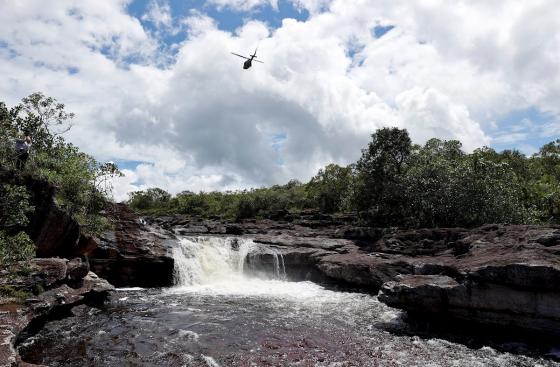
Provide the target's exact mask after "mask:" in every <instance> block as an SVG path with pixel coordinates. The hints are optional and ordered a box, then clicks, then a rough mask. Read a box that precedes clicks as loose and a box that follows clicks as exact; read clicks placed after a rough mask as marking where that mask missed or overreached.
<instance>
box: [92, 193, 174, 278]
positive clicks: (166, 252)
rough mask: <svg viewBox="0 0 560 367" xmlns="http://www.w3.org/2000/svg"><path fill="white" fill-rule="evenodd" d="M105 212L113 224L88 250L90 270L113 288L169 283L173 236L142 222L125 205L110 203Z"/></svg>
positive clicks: (172, 263) (171, 272) (171, 269)
mask: <svg viewBox="0 0 560 367" xmlns="http://www.w3.org/2000/svg"><path fill="white" fill-rule="evenodd" d="M108 214H109V216H110V217H111V218H112V220H113V221H114V225H115V227H114V229H113V230H111V231H108V232H106V233H104V234H103V235H102V236H101V238H100V239H99V243H97V246H95V247H94V250H93V251H92V252H91V254H90V256H89V262H90V266H91V269H92V270H93V271H94V272H95V273H96V274H99V276H101V277H103V278H105V279H107V280H108V281H109V282H110V283H111V284H113V285H115V286H117V287H167V286H171V285H173V269H174V262H173V258H172V256H171V255H170V248H171V246H170V242H173V241H174V235H173V234H172V233H169V232H164V231H161V230H158V229H157V228H155V227H152V226H149V225H146V224H145V223H144V222H143V221H142V219H141V218H140V217H138V216H136V215H135V214H134V213H133V212H132V211H131V210H130V209H128V208H127V207H126V206H125V205H121V204H117V205H114V206H113V207H112V208H110V209H109V210H108Z"/></svg>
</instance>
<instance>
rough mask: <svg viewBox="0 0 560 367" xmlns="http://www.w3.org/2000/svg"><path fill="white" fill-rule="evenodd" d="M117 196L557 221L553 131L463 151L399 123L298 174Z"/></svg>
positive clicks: (181, 204) (137, 202)
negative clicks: (517, 146) (342, 158)
mask: <svg viewBox="0 0 560 367" xmlns="http://www.w3.org/2000/svg"><path fill="white" fill-rule="evenodd" d="M127 204H128V205H129V206H130V207H132V208H133V209H135V210H138V211H140V212H143V213H153V214H171V213H178V214H187V215H192V216H200V217H220V218H224V219H231V220H242V219H248V218H267V217H272V216H274V215H275V213H278V212H279V211H284V212H285V211H290V212H298V211H302V210H317V211H321V212H323V213H348V212H352V213H355V214H356V218H357V221H358V222H360V223H361V224H365V225H370V226H377V227H474V226H478V225H482V224H486V223H509V224H531V223H535V224H536V223H559V222H560V140H556V141H553V142H550V143H548V144H545V145H544V146H542V147H541V148H540V150H539V151H538V153H536V154H534V155H532V156H526V155H524V154H522V153H521V152H519V151H517V150H504V151H502V152H497V151H495V150H494V149H492V148H489V147H483V148H479V149H476V150H475V151H473V152H472V153H466V152H464V151H463V150H462V144H461V142H460V141H457V140H447V141H446V140H441V139H435V138H434V139H430V140H429V141H427V142H426V143H425V144H424V145H418V144H413V143H412V141H411V139H410V137H409V134H408V132H407V131H406V130H402V129H398V128H383V129H379V130H377V131H376V132H375V133H373V134H372V136H371V141H370V142H369V144H368V146H367V147H366V148H365V149H363V150H362V155H361V157H360V159H359V160H358V161H357V162H356V163H353V164H350V165H348V166H346V167H343V166H339V165H337V164H329V165H327V166H326V167H324V168H322V169H320V170H319V172H318V173H317V174H316V175H315V176H314V177H313V178H312V179H311V180H310V181H309V182H307V183H301V182H299V181H297V180H291V181H290V182H288V183H287V184H285V185H274V186H271V187H263V188H256V189H250V190H239V191H226V192H220V191H212V192H199V193H194V192H191V191H183V192H181V193H179V194H177V195H175V196H172V195H171V194H169V193H168V192H166V191H165V190H163V189H161V188H150V189H147V190H143V191H136V192H132V193H130V194H129V200H128V201H127Z"/></svg>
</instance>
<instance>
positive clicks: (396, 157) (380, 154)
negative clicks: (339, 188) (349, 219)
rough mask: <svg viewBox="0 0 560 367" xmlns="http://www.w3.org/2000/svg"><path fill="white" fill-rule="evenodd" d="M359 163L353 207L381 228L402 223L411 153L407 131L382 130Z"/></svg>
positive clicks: (396, 129) (374, 135) (395, 129)
mask: <svg viewBox="0 0 560 367" xmlns="http://www.w3.org/2000/svg"><path fill="white" fill-rule="evenodd" d="M371 138H372V140H371V142H370V143H369V144H368V147H367V149H364V150H362V156H361V158H360V159H359V160H358V162H357V163H356V175H357V177H356V187H355V197H354V203H355V205H356V208H357V209H358V211H359V212H360V213H361V215H362V217H363V218H365V219H367V220H368V221H370V222H374V223H375V224H378V225H389V224H396V223H400V222H401V221H402V218H403V209H404V208H403V207H404V204H405V203H404V198H403V190H402V178H403V176H402V173H403V171H404V169H405V166H406V164H407V161H408V159H409V157H410V155H411V152H412V142H411V140H410V137H409V136H408V132H407V131H406V130H401V129H398V128H383V129H379V130H377V131H376V132H375V133H374V134H372V136H371Z"/></svg>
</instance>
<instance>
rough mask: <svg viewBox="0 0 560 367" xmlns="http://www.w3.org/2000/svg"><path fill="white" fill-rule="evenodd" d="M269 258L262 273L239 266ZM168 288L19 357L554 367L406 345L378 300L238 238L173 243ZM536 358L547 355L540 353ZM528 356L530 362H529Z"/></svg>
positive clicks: (74, 319)
mask: <svg viewBox="0 0 560 367" xmlns="http://www.w3.org/2000/svg"><path fill="white" fill-rule="evenodd" d="M263 252H267V253H269V254H272V255H273V258H274V259H275V261H274V264H273V267H272V268H271V269H269V271H268V272H267V273H266V274H260V275H259V276H256V275H255V273H254V272H251V273H250V274H251V275H248V273H249V272H248V271H247V269H246V266H247V258H248V257H251V256H254V255H256V254H259V253H263ZM173 256H174V258H175V262H176V269H175V271H176V274H175V277H176V283H177V284H176V286H175V287H172V288H168V289H150V290H148V289H121V290H119V291H117V292H115V293H114V294H113V295H112V296H111V299H110V302H109V303H108V305H107V307H106V308H105V309H103V310H99V309H91V308H88V307H85V306H79V307H76V308H74V309H73V316H71V317H67V318H63V319H61V320H56V321H50V322H49V323H47V324H46V325H45V327H44V328H43V329H42V330H41V331H40V332H39V333H38V334H37V335H35V336H33V337H31V338H29V339H27V340H26V341H24V342H23V343H22V344H21V345H20V346H19V350H20V353H21V355H22V356H23V357H24V359H25V360H26V361H28V362H33V363H42V364H46V365H49V366H205V367H216V366H259V367H260V366H332V367H335V366H422V367H425V366H434V367H435V366H501V367H514V366H560V364H557V363H556V362H554V361H552V360H550V359H542V358H540V357H538V356H535V355H534V353H533V352H532V351H531V349H530V348H529V347H528V346H526V345H524V344H519V343H517V344H514V343H510V344H511V345H510V346H509V347H510V349H511V350H513V351H516V352H519V351H522V352H523V351H525V352H526V353H522V354H519V353H517V354H511V353H509V352H506V351H504V350H508V345H507V343H502V344H500V346H501V347H503V348H495V346H494V347H490V346H483V345H478V346H476V347H473V346H472V345H471V346H470V347H467V346H466V345H469V344H468V343H458V342H452V341H449V340H451V339H449V338H446V339H443V338H436V337H433V336H424V337H418V336H414V335H411V333H410V332H409V330H408V328H409V326H408V325H407V323H405V322H404V321H403V319H402V318H403V315H402V314H401V313H400V312H399V311H397V310H395V309H391V308H389V307H387V306H385V305H384V304H382V303H380V302H379V301H378V300H377V298H376V297H374V296H371V295H367V294H363V293H352V292H341V291H335V290H329V289H326V288H324V287H322V286H320V285H317V284H314V283H311V282H288V281H286V280H285V278H286V277H285V273H284V263H283V258H282V256H281V254H279V253H276V252H275V251H274V250H273V249H270V248H267V247H264V246H263V245H257V244H255V243H253V242H252V241H251V240H247V239H231V238H230V239H227V238H212V237H206V238H204V237H192V238H183V239H181V240H180V241H179V242H178V243H177V246H176V247H175V248H174V249H173ZM544 352H546V350H545V351H544ZM532 354H533V356H531V355H532Z"/></svg>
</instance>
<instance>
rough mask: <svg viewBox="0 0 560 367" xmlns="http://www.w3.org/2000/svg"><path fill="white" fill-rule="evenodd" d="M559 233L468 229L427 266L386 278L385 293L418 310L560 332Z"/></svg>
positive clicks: (398, 303)
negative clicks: (406, 273) (408, 273)
mask: <svg viewBox="0 0 560 367" xmlns="http://www.w3.org/2000/svg"><path fill="white" fill-rule="evenodd" d="M558 233H560V231H559V230H558V229H557V228H556V227H536V226H485V227H481V228H479V229H476V230H473V231H469V232H465V233H463V234H462V235H461V236H460V237H459V238H458V239H457V241H456V242H455V243H454V244H452V246H450V249H449V250H448V251H443V252H442V253H440V254H439V256H432V257H429V258H424V259H421V260H420V261H417V262H416V269H419V270H423V271H419V270H417V271H415V272H414V273H413V274H411V275H402V276H398V277H396V279H394V280H391V281H389V282H387V283H385V284H384V285H383V286H382V289H381V292H380V295H379V299H380V300H381V301H383V302H385V303H387V304H388V305H390V306H392V307H397V308H401V309H403V310H406V311H409V313H411V314H414V315H425V316H430V315H431V316H433V315H438V316H441V317H448V318H454V319H460V320H467V321H473V322H477V323H481V324H487V325H488V324H489V325H498V326H507V327H514V328H521V329H528V330H536V331H545V332H549V333H556V334H559V333H560V283H559V281H560V256H559V255H560V240H559V239H558V238H556V235H557V234H558ZM457 247H459V248H461V251H459V252H457V251H455V249H456V248H457ZM449 252H451V253H449Z"/></svg>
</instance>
